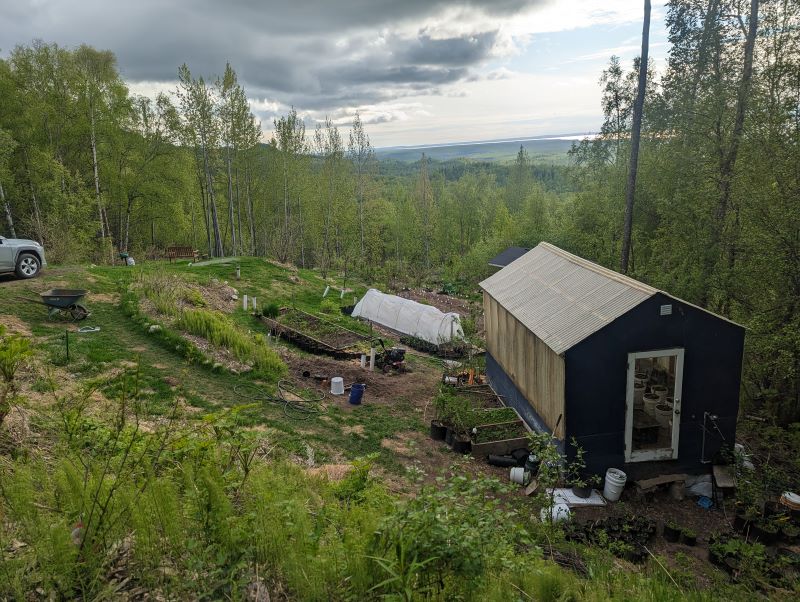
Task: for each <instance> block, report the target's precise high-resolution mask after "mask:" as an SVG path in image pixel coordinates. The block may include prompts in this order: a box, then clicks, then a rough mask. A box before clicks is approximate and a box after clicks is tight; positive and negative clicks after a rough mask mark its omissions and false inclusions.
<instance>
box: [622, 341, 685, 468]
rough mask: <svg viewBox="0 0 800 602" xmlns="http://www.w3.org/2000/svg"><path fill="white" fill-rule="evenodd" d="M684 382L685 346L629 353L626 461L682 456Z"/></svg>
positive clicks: (667, 458) (626, 397) (626, 399)
mask: <svg viewBox="0 0 800 602" xmlns="http://www.w3.org/2000/svg"><path fill="white" fill-rule="evenodd" d="M682 385H683V349H662V350H659V351H642V352H638V353H629V354H628V380H627V389H626V396H625V410H626V411H625V461H626V462H645V461H648V460H674V459H675V458H677V457H678V436H679V435H680V430H681V429H680V427H681V387H682Z"/></svg>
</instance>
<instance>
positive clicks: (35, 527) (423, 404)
mask: <svg viewBox="0 0 800 602" xmlns="http://www.w3.org/2000/svg"><path fill="white" fill-rule="evenodd" d="M237 263H238V264H240V265H241V275H242V278H241V280H236V279H235V265H236V264H237ZM341 284H342V283H341V281H338V282H337V281H334V280H327V281H326V280H323V279H322V278H321V276H320V275H319V273H317V272H314V271H307V270H298V269H295V268H292V267H289V266H282V265H278V264H275V263H271V262H268V261H265V260H260V259H241V260H237V261H227V262H220V261H214V262H209V264H208V265H205V266H202V265H201V266H188V265H187V264H186V263H176V264H164V263H150V264H145V265H139V266H136V267H135V268H122V267H114V268H111V267H90V268H85V267H78V266H74V267H52V268H50V269H48V270H46V271H45V272H44V273H43V275H42V276H41V277H40V278H37V279H35V280H32V281H16V280H12V279H11V278H9V277H0V325H2V326H3V329H4V331H5V334H4V335H2V343H1V344H0V366H4V367H6V368H8V367H9V366H10V365H11V363H13V357H12V356H13V349H16V353H17V356H18V357H20V353H21V354H22V356H21V359H22V361H21V363H20V364H19V369H18V370H17V372H16V375H15V377H14V378H13V380H11V379H7V380H5V381H4V382H3V383H2V384H1V385H0V386H3V387H4V389H3V391H5V392H6V393H7V394H8V395H7V396H6V398H5V399H6V401H5V404H6V405H5V407H6V409H8V413H7V415H5V418H4V420H3V421H2V424H0V599H9V600H28V599H29V600H37V599H45V598H46V599H101V600H102V599H115V600H116V599H131V600H132V599H144V598H145V597H149V598H154V597H155V598H161V599H180V600H183V599H185V600H194V599H236V600H241V599H247V600H266V599H270V600H364V599H367V600H370V599H375V600H377V599H381V598H386V599H401V600H417V599H434V600H453V599H463V600H533V599H535V600H568V599H575V600H578V599H579V600H587V599H588V600H605V599H618V600H656V599H657V600H673V599H674V600H685V599H690V600H710V599H721V598H729V599H746V598H750V597H752V596H755V595H757V592H759V591H763V592H769V593H770V594H772V595H776V596H778V595H780V594H781V593H783V594H784V595H785V596H786V597H787V598H788V597H791V593H790V592H789V591H788V590H785V589H784V590H779V589H775V586H774V585H767V584H765V583H762V582H761V581H759V575H760V573H759V572H758V571H757V570H756V568H758V567H760V566H761V565H753V568H752V570H750V569H748V571H746V572H742V573H741V575H740V577H739V583H738V584H731V583H730V582H729V580H728V577H727V575H726V574H725V573H723V572H721V571H719V570H717V569H715V568H713V567H711V566H710V565H709V564H708V563H707V562H706V561H705V559H704V558H703V557H701V556H700V555H698V554H696V553H695V552H693V551H692V550H691V549H688V548H686V549H684V548H682V547H676V546H671V545H667V544H663V543H657V544H654V547H653V548H652V551H651V552H652V553H651V554H650V555H647V556H646V559H645V562H644V563H642V564H632V563H630V562H628V561H626V560H624V559H622V558H621V557H618V556H620V555H619V552H620V550H617V549H615V548H614V547H613V546H611V545H609V544H608V543H606V544H605V545H602V544H601V545H592V546H588V545H584V544H582V543H577V542H574V541H572V542H568V541H567V540H566V539H565V533H564V531H563V530H562V529H561V528H559V527H558V526H554V525H550V524H547V523H544V524H543V523H541V522H540V521H539V520H538V519H537V518H536V517H538V516H539V506H540V505H541V503H542V500H541V498H528V497H526V496H523V495H520V490H518V489H511V488H510V487H509V486H507V485H505V484H504V483H506V482H507V474H506V471H505V470H504V469H495V468H492V467H489V466H487V465H485V464H484V463H483V462H482V461H477V460H472V459H469V458H468V457H467V458H462V457H460V456H456V455H455V454H453V453H452V452H450V451H449V449H447V448H446V447H445V446H443V445H441V444H439V443H436V442H434V441H432V440H431V439H429V438H428V437H427V429H428V421H429V420H430V418H431V416H432V413H431V411H432V408H431V405H432V402H433V400H434V398H435V397H436V394H437V391H438V388H439V384H438V383H439V379H440V376H441V365H440V363H439V362H438V361H437V360H434V359H432V358H429V357H425V356H421V355H409V356H408V364H409V367H410V370H411V372H410V373H408V374H382V373H368V372H365V371H363V370H362V369H361V368H360V367H359V366H358V361H357V360H355V361H353V360H335V359H332V358H325V357H322V356H316V355H310V354H307V353H304V352H302V351H300V350H298V349H297V348H294V347H292V346H289V345H287V344H285V343H284V342H282V341H274V340H272V339H271V338H266V337H265V334H266V330H265V326H264V324H263V323H262V322H261V321H260V320H259V319H257V318H255V317H253V316H252V315H251V314H250V313H249V312H245V311H244V310H243V309H242V308H241V296H242V295H243V294H248V295H249V296H253V295H255V296H256V297H257V299H258V304H259V306H260V307H265V306H268V305H271V304H275V305H278V306H294V307H297V308H299V309H303V310H305V311H308V312H311V313H314V314H316V315H319V316H323V317H324V319H325V320H326V321H329V322H330V323H334V324H340V325H346V326H347V327H348V328H350V329H354V330H356V331H359V332H362V333H365V334H366V333H369V328H368V327H366V326H365V325H363V324H359V323H357V322H355V321H354V320H352V319H350V318H348V317H346V316H344V315H342V314H341V313H340V312H339V311H338V309H339V305H340V304H342V303H351V302H352V297H353V296H358V295H360V294H362V293H363V291H364V290H365V286H364V285H363V284H357V285H355V286H353V285H352V284H348V288H349V289H351V290H349V291H348V292H347V293H346V295H345V296H344V298H343V299H341V300H340V299H339V295H338V294H337V293H336V292H334V294H332V295H329V296H328V298H326V299H325V300H323V299H322V292H323V290H324V289H325V287H326V286H328V285H333V286H341ZM51 287H69V288H72V287H75V288H86V289H89V290H90V291H91V293H90V294H89V295H88V296H87V298H86V304H87V306H88V308H89V309H90V311H91V312H92V315H91V316H90V318H88V319H87V320H86V321H85V322H81V323H72V322H69V321H63V320H58V319H55V320H50V319H48V316H47V311H46V309H45V308H44V307H42V306H40V305H36V304H33V303H29V302H25V301H21V300H19V299H20V298H28V299H36V298H37V294H38V292H40V291H42V290H44V289H47V288H51ZM234 289H235V290H234ZM234 295H236V296H238V297H239V299H232V297H233V296H234ZM79 326H92V327H96V328H99V330H97V331H93V332H85V333H81V332H79V331H78V327H79ZM67 333H68V338H69V352H68V354H67V346H66V343H67V340H66V337H65V335H66V334H67ZM26 347H29V349H28V352H25V349H24V348H26ZM304 372H309V373H311V374H321V375H326V376H332V375H337V374H338V375H343V376H344V377H345V378H346V381H347V382H348V383H350V382H359V381H360V382H365V383H366V384H367V388H366V396H365V402H364V404H363V405H362V406H351V405H349V404H348V403H347V401H346V399H344V398H339V397H333V396H331V395H324V396H323V393H325V391H326V390H327V385H326V384H320V383H318V382H317V381H316V380H315V379H314V378H313V377H312V378H307V377H304V376H303V373H304ZM9 385H11V386H9ZM0 407H2V404H0ZM692 505H693V502H691V501H687V505H683V506H676V507H675V512H676V513H683V514H687V513H688V514H691V513H698V512H705V511H702V510H699V509H698V508H696V507H695V508H694V509H692V508H691V506H692ZM640 508H641V507H640ZM636 511H637V510H636V508H634V507H628V506H626V505H625V504H619V505H617V506H616V507H615V508H614V512H615V513H616V514H617V515H619V516H626V515H628V514H630V513H631V512H636ZM698 516H700V517H701V518H700V520H702V516H703V515H702V514H698ZM615 553H616V554H617V555H616V556H615ZM752 562H756V561H755V560H753V561H752ZM759 562H762V561H761V560H759ZM781 587H784V588H785V587H786V584H785V583H784V584H783V585H781Z"/></svg>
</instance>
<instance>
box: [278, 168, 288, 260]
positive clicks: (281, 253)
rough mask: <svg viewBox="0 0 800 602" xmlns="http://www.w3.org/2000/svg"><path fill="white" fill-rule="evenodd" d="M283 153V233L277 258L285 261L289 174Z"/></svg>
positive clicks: (286, 256) (286, 251)
mask: <svg viewBox="0 0 800 602" xmlns="http://www.w3.org/2000/svg"><path fill="white" fill-rule="evenodd" d="M282 154H283V235H282V236H281V249H280V251H279V254H278V259H279V260H280V261H282V262H285V261H286V259H287V258H288V256H289V245H290V242H291V236H290V231H289V215H290V210H289V175H288V174H287V173H286V171H287V166H286V153H285V152H284V153H282Z"/></svg>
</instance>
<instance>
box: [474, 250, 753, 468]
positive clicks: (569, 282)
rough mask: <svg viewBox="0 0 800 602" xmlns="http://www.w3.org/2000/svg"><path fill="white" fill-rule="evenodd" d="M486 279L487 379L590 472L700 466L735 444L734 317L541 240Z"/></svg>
mask: <svg viewBox="0 0 800 602" xmlns="http://www.w3.org/2000/svg"><path fill="white" fill-rule="evenodd" d="M481 288H482V289H483V299H484V311H485V317H486V350H487V358H486V364H487V368H486V370H487V375H488V377H489V380H490V382H491V384H492V386H493V388H494V389H495V390H496V391H497V393H499V394H500V395H502V396H504V397H505V399H506V401H507V403H508V404H509V405H512V406H514V407H515V408H516V409H517V410H518V411H519V413H520V414H521V415H522V416H523V417H524V418H525V420H526V421H527V422H528V424H529V425H530V426H531V427H533V428H535V429H536V430H539V431H547V432H550V433H552V434H553V435H554V437H555V438H556V439H557V440H558V441H560V443H561V445H562V446H565V447H566V449H567V451H568V452H569V445H565V444H568V443H569V442H570V441H571V439H572V438H573V437H574V438H575V439H576V440H577V441H578V443H579V444H580V445H581V447H583V449H584V450H585V452H586V461H587V466H588V468H589V469H591V470H592V471H593V472H596V473H598V474H603V473H605V471H606V469H607V468H609V467H617V468H622V469H623V470H625V472H626V473H628V475H629V477H631V478H642V477H644V476H651V475H654V474H659V473H669V472H689V473H697V472H701V471H703V469H704V465H706V464H710V463H711V462H712V461H713V460H714V459H715V457H716V456H717V454H718V452H719V451H720V449H721V448H722V447H723V446H727V447H733V443H734V438H735V435H736V417H737V413H738V410H739V386H740V382H741V367H742V352H743V347H744V329H743V328H742V327H741V326H739V325H738V324H735V323H734V322H731V321H730V320H727V319H726V318H723V317H721V316H718V315H715V314H713V313H711V312H709V311H706V310H704V309H701V308H699V307H697V306H695V305H692V304H691V303H687V302H686V301H683V300H681V299H678V298H676V297H673V296H671V295H669V294H667V293H665V292H663V291H660V290H658V289H655V288H653V287H651V286H648V285H646V284H643V283H641V282H638V281H637V280H634V279H632V278H629V277H627V276H623V275H622V274H619V273H617V272H614V271H612V270H609V269H606V268H604V267H602V266H599V265H597V264H595V263H592V262H590V261H587V260H585V259H582V258H580V257H577V256H575V255H572V254H570V253H567V252H566V251H563V250H561V249H559V248H558V247H555V246H553V245H550V244H548V243H541V244H539V245H538V246H537V247H535V248H534V249H532V250H531V251H530V252H528V253H526V254H524V255H523V256H521V257H520V258H518V259H516V260H515V261H513V262H511V263H510V264H509V265H508V266H506V267H505V268H503V269H502V270H500V271H499V272H497V273H496V274H494V275H493V276H491V277H489V278H487V279H486V280H484V281H483V282H481Z"/></svg>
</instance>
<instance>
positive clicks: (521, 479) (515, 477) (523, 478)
mask: <svg viewBox="0 0 800 602" xmlns="http://www.w3.org/2000/svg"><path fill="white" fill-rule="evenodd" d="M530 474H531V473H529V472H526V470H525V469H524V468H522V467H521V466H515V467H514V468H512V469H511V474H509V475H508V478H509V479H511V482H512V483H516V484H517V485H524V484H525V483H527V481H528V479H529V478H530Z"/></svg>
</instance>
